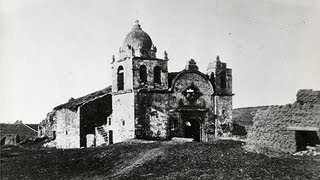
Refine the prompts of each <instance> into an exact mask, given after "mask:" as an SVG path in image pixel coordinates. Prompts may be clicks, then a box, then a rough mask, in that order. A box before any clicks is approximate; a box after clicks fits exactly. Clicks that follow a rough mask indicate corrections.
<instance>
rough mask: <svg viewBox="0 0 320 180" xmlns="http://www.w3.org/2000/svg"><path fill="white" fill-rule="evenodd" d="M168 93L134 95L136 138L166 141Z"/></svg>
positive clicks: (167, 135) (167, 133) (167, 134)
mask: <svg viewBox="0 0 320 180" xmlns="http://www.w3.org/2000/svg"><path fill="white" fill-rule="evenodd" d="M168 97H169V94H168V93H164V94H162V93H157V92H153V93H148V92H146V93H142V92H139V93H136V96H135V98H136V100H135V103H136V108H135V114H136V119H137V122H136V137H137V138H144V139H167V138H168V137H169V131H168V127H169V123H168Z"/></svg>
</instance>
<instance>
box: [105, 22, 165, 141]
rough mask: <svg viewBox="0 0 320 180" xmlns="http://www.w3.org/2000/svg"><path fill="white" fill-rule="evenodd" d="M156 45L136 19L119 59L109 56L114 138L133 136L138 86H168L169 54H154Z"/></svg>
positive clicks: (122, 138)
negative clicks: (159, 56) (161, 56)
mask: <svg viewBox="0 0 320 180" xmlns="http://www.w3.org/2000/svg"><path fill="white" fill-rule="evenodd" d="M156 53H157V47H156V46H155V45H154V44H153V43H152V40H151V38H150V36H149V35H148V34H147V33H146V32H144V31H143V30H142V28H141V25H140V24H139V21H138V20H137V21H135V24H134V26H133V28H132V30H131V31H130V32H129V33H128V34H127V36H126V37H125V40H124V42H123V45H122V46H121V47H120V48H119V59H117V60H116V58H115V57H114V56H113V57H112V62H111V68H112V94H113V97H112V108H113V115H112V119H113V121H114V122H115V123H116V125H115V127H116V126H117V128H118V129H117V130H115V131H114V133H115V135H114V136H113V137H115V139H114V142H120V141H123V140H126V139H132V138H134V137H135V124H136V119H137V118H136V115H135V114H136V109H137V107H136V106H138V105H139V104H138V103H136V101H137V94H138V91H139V90H147V91H148V90H164V89H168V67H167V62H168V60H169V59H168V54H167V52H166V51H165V52H164V58H163V59H159V58H157V57H156Z"/></svg>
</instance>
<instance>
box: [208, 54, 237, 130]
mask: <svg viewBox="0 0 320 180" xmlns="http://www.w3.org/2000/svg"><path fill="white" fill-rule="evenodd" d="M207 74H208V76H209V78H210V82H211V83H212V85H213V88H214V102H215V108H214V109H215V114H216V115H217V119H216V122H215V127H216V130H215V133H216V134H215V136H226V135H227V134H228V133H229V132H230V131H231V128H232V127H231V122H232V96H233V95H234V94H233V93H232V69H229V68H227V63H224V62H221V61H220V57H219V56H217V57H216V60H215V61H213V62H211V63H209V65H208V68H207Z"/></svg>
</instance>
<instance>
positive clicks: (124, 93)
mask: <svg viewBox="0 0 320 180" xmlns="http://www.w3.org/2000/svg"><path fill="white" fill-rule="evenodd" d="M156 54H157V48H156V46H155V45H154V44H153V42H152V39H151V38H150V36H149V35H148V34H147V33H146V32H144V31H143V30H142V28H141V26H140V24H139V22H138V21H136V22H135V25H134V26H133V28H132V30H131V31H130V32H129V33H128V34H127V36H126V38H125V40H124V42H123V45H122V47H120V49H119V56H118V57H119V58H117V59H116V58H115V57H114V56H113V58H112V63H111V69H112V84H111V87H109V88H107V89H104V90H103V91H101V92H96V93H93V94H91V95H88V97H81V98H78V99H72V100H70V101H69V102H68V103H66V104H63V105H60V106H57V107H56V108H55V109H54V110H55V111H54V112H53V113H51V115H50V116H52V117H54V118H52V119H54V120H53V122H51V124H53V127H55V128H48V127H46V129H53V130H51V131H55V132H54V133H52V132H50V133H51V134H54V136H55V137H54V139H55V141H57V142H56V144H57V147H60V148H70V147H82V146H84V147H89V146H98V145H102V144H112V143H117V142H122V141H125V140H129V139H134V138H138V139H170V138H172V137H185V138H193V139H194V140H195V141H204V142H207V141H211V140H213V139H215V138H219V137H222V136H227V135H228V134H229V132H230V129H231V120H232V96H233V93H232V70H231V69H229V68H228V67H227V64H226V63H224V62H221V61H220V58H219V56H217V58H216V59H215V60H214V61H212V62H210V63H209V65H208V68H207V72H206V73H203V72H200V71H199V69H198V66H197V64H196V62H195V60H193V59H190V60H189V61H187V63H186V66H185V68H184V69H183V70H181V71H180V72H168V61H169V58H168V54H167V52H166V51H165V52H164V55H163V58H159V57H157V56H156ZM95 94H98V95H99V96H97V97H95ZM101 107H105V108H101ZM66 109H67V110H66ZM64 112H73V115H72V116H71V117H70V116H68V115H61V114H63V113H64ZM52 114H53V115H52ZM54 114H60V115H59V116H55V115H54ZM69 114H70V113H69ZM73 117H75V118H73ZM70 118H71V120H70ZM47 121H48V120H47ZM67 122H68V123H67ZM43 124H44V125H45V124H46V123H43ZM70 128H71V130H72V131H74V133H70V132H69V133H68V132H67V131H65V130H66V129H69V130H70ZM39 129H41V127H40V128H39ZM39 131H40V132H39V134H40V133H41V135H43V134H46V133H47V132H42V131H41V130H39ZM50 133H49V134H50ZM47 134H48V133H47ZM70 136H74V137H70ZM68 139H72V142H73V143H71V144H70V142H71V140H70V141H68V142H58V140H59V141H63V140H68Z"/></svg>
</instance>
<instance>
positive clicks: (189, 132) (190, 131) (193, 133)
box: [184, 119, 200, 141]
mask: <svg viewBox="0 0 320 180" xmlns="http://www.w3.org/2000/svg"><path fill="white" fill-rule="evenodd" d="M184 136H185V137H186V138H193V139H194V141H200V123H199V122H198V120H197V119H187V120H185V124H184Z"/></svg>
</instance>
